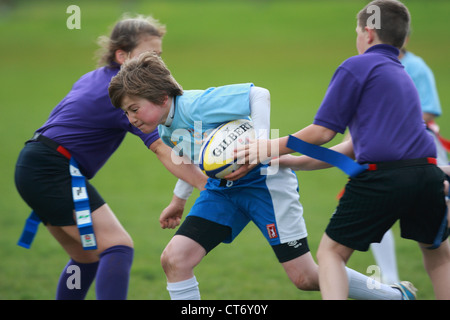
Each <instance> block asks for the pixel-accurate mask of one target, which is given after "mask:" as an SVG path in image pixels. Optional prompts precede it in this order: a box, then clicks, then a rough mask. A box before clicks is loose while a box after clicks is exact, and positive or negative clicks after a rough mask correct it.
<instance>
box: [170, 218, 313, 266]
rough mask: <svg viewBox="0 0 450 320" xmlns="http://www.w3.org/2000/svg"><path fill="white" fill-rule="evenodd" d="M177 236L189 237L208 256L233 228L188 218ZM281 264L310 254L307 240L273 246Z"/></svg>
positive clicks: (227, 236) (201, 219)
mask: <svg viewBox="0 0 450 320" xmlns="http://www.w3.org/2000/svg"><path fill="white" fill-rule="evenodd" d="M176 234H177V235H183V236H185V237H188V238H190V239H192V240H194V241H195V242H197V243H198V244H200V245H201V246H202V247H203V248H204V249H205V251H206V254H208V253H209V252H210V251H211V250H212V249H214V248H215V247H216V246H217V245H219V244H220V243H221V242H223V241H225V240H226V239H228V238H229V237H230V234H231V228H230V227H228V226H224V225H221V224H218V223H216V222H213V221H209V220H206V219H203V218H200V217H196V216H187V217H186V219H185V220H184V222H183V223H182V224H181V226H180V228H179V229H178V230H177V232H176ZM272 249H273V251H274V252H275V255H276V256H277V258H278V261H279V262H280V263H283V262H287V261H290V260H292V259H295V258H297V257H300V256H302V255H303V254H305V253H307V252H309V247H308V241H307V239H306V238H303V239H298V240H296V241H290V242H288V243H282V244H278V245H274V246H272Z"/></svg>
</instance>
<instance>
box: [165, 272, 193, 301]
mask: <svg viewBox="0 0 450 320" xmlns="http://www.w3.org/2000/svg"><path fill="white" fill-rule="evenodd" d="M167 291H169V294H170V299H172V300H200V290H199V289H198V282H197V279H196V278H195V276H194V277H192V278H190V279H187V280H183V281H179V282H167Z"/></svg>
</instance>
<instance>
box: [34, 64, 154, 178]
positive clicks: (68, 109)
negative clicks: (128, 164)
mask: <svg viewBox="0 0 450 320" xmlns="http://www.w3.org/2000/svg"><path fill="white" fill-rule="evenodd" d="M117 72H119V66H118V65H117V66H113V67H102V68H99V69H96V70H94V71H91V72H89V73H87V74H85V75H83V76H82V77H81V78H80V79H79V80H78V81H77V82H76V83H75V84H74V85H73V87H72V89H71V90H70V92H69V93H68V94H67V96H66V97H65V98H64V99H63V100H62V101H61V102H60V103H59V104H58V105H57V106H56V107H55V108H54V109H53V111H52V112H51V113H50V116H49V118H48V120H47V121H46V122H45V124H44V125H43V126H42V127H41V128H40V129H38V130H37V132H40V133H42V134H43V135H45V136H46V137H48V138H50V139H52V140H54V141H56V142H58V143H59V144H60V145H62V146H63V147H65V148H66V149H67V150H69V151H70V153H71V154H72V156H73V157H74V158H75V159H76V160H77V162H78V163H79V165H80V170H81V172H82V173H83V174H84V176H85V177H86V178H88V179H91V178H92V177H93V176H94V175H95V174H96V173H97V171H98V170H100V168H101V167H102V166H103V165H104V164H105V162H106V161H107V160H108V159H109V157H110V156H111V155H112V154H113V153H114V151H115V150H116V149H117V148H118V147H119V145H120V143H121V142H122V141H123V139H124V138H125V134H126V133H127V132H131V133H133V134H135V135H137V136H139V137H140V138H141V139H142V140H143V141H144V143H145V145H146V146H147V147H149V146H150V145H151V144H152V143H153V142H154V141H156V140H157V139H159V135H158V132H157V130H155V131H154V132H152V133H149V134H144V133H142V131H140V130H139V129H137V128H136V127H134V126H132V125H131V124H130V122H129V121H128V118H127V117H126V116H125V114H124V113H123V111H122V110H120V109H116V108H115V107H114V106H113V105H112V104H111V100H110V99H109V95H108V86H109V83H110V81H111V78H112V77H113V76H115V75H116V74H117Z"/></svg>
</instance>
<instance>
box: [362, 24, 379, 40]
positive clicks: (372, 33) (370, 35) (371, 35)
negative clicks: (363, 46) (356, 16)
mask: <svg viewBox="0 0 450 320" xmlns="http://www.w3.org/2000/svg"><path fill="white" fill-rule="evenodd" d="M364 29H365V30H366V35H367V43H368V44H372V43H373V42H374V41H375V40H376V39H377V38H378V35H377V32H376V30H375V29H373V28H369V27H367V26H366V27H365V28H364Z"/></svg>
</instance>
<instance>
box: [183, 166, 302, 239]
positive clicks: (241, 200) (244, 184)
mask: <svg viewBox="0 0 450 320" xmlns="http://www.w3.org/2000/svg"><path fill="white" fill-rule="evenodd" d="M264 168H265V167H264V166H263V167H259V168H257V169H254V170H253V171H252V172H250V173H249V174H248V175H247V176H245V177H244V178H242V179H239V180H237V181H234V182H231V181H228V183H221V181H220V180H217V179H209V180H208V183H207V185H206V190H204V191H202V192H201V193H200V196H199V197H198V199H197V200H196V202H195V204H194V205H193V207H192V209H191V211H190V213H189V215H188V216H196V217H200V218H203V219H206V220H209V221H212V222H215V223H218V224H220V225H223V226H227V227H229V228H231V233H230V235H229V236H228V237H227V238H226V239H225V240H224V241H223V242H225V243H230V242H232V241H233V240H234V238H236V237H237V236H238V235H239V233H240V232H241V231H242V230H243V229H244V228H245V226H246V225H247V224H248V223H249V222H250V221H253V222H254V223H255V224H256V225H257V226H258V228H259V229H260V230H261V232H262V233H263V235H264V236H265V237H266V239H267V241H268V242H269V244H270V245H272V246H275V245H279V244H284V243H288V242H291V241H296V240H299V239H303V238H306V236H307V231H306V225H305V221H304V219H303V207H302V205H301V203H300V201H299V198H300V197H299V194H298V181H297V176H296V175H295V173H294V172H293V171H292V170H290V169H287V168H279V170H278V172H277V173H275V174H268V175H265V174H262V173H261V170H262V169H264ZM222 182H223V181H222Z"/></svg>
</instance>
